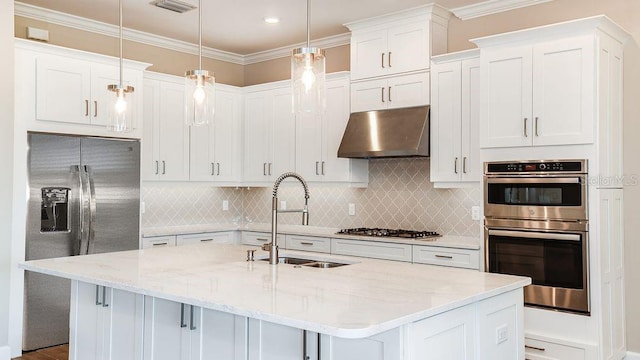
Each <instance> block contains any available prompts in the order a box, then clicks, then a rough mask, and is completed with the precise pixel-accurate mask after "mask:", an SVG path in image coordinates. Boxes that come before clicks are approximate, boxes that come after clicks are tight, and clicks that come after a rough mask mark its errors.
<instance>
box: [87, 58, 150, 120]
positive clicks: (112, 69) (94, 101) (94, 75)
mask: <svg viewBox="0 0 640 360" xmlns="http://www.w3.org/2000/svg"><path fill="white" fill-rule="evenodd" d="M134 79H135V74H134V72H132V71H127V69H124V70H123V79H122V80H123V85H124V86H133V88H134V92H133V94H129V95H127V99H128V101H127V117H129V118H130V119H133V120H135V119H134V118H133V115H134V114H136V111H135V110H136V109H135V107H136V103H135V101H132V100H133V98H134V97H135V96H136V95H138V94H137V93H136V91H135V90H136V89H138V88H137V87H136V86H137V85H138V84H137V83H136V82H135V80H134ZM119 83H120V69H119V68H118V67H116V66H110V65H102V64H92V65H91V102H90V103H89V110H90V111H89V122H90V123H91V125H104V126H106V125H107V121H108V119H109V112H110V111H111V109H109V106H110V105H111V103H112V101H113V99H114V98H115V97H116V96H115V93H114V92H113V91H109V89H108V88H107V87H108V86H109V85H117V84H119ZM138 93H140V90H138ZM132 126H133V128H134V129H135V128H136V124H135V123H133V122H132Z"/></svg>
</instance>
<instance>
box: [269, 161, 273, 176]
mask: <svg viewBox="0 0 640 360" xmlns="http://www.w3.org/2000/svg"><path fill="white" fill-rule="evenodd" d="M271 165H273V163H269V175H271Z"/></svg>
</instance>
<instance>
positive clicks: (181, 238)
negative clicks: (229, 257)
mask: <svg viewBox="0 0 640 360" xmlns="http://www.w3.org/2000/svg"><path fill="white" fill-rule="evenodd" d="M202 242H214V243H217V244H235V243H236V233H235V231H221V232H214V233H205V234H188V235H178V236H176V245H178V246H181V245H190V244H199V243H202Z"/></svg>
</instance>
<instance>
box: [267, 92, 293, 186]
mask: <svg viewBox="0 0 640 360" xmlns="http://www.w3.org/2000/svg"><path fill="white" fill-rule="evenodd" d="M292 106H293V103H292V95H291V88H290V87H286V88H280V89H276V90H273V92H272V100H271V121H272V124H273V138H272V139H273V140H272V141H273V143H272V144H273V145H272V146H273V147H272V148H273V158H272V161H271V163H270V165H269V166H268V167H267V172H268V173H269V175H270V177H271V179H272V180H273V179H276V178H277V177H278V176H279V175H280V174H282V173H284V172H288V171H294V170H295V167H296V142H295V138H296V118H295V116H294V115H293V111H292Z"/></svg>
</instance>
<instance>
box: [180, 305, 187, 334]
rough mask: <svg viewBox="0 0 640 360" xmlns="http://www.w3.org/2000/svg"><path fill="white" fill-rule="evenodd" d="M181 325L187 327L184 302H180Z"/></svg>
mask: <svg viewBox="0 0 640 360" xmlns="http://www.w3.org/2000/svg"><path fill="white" fill-rule="evenodd" d="M180 327H181V328H186V327H187V323H186V322H185V321H184V304H180Z"/></svg>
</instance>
